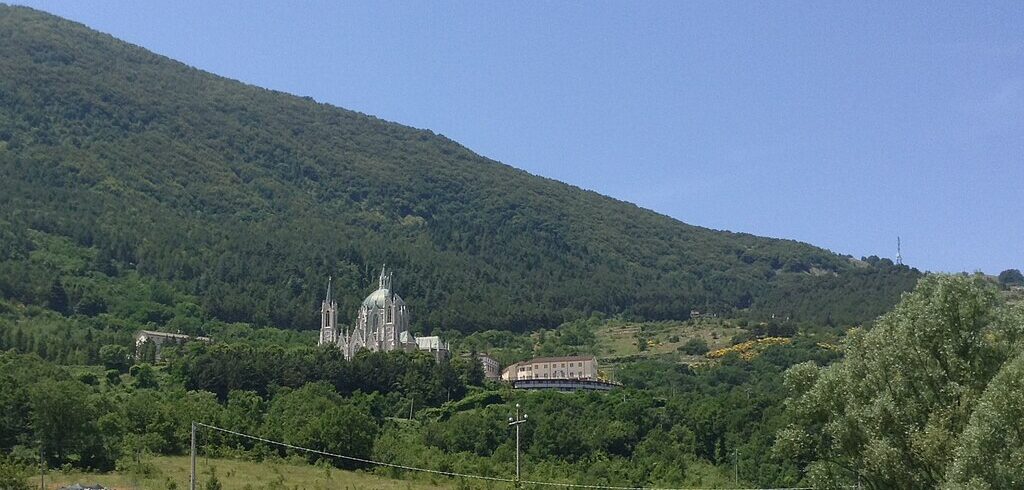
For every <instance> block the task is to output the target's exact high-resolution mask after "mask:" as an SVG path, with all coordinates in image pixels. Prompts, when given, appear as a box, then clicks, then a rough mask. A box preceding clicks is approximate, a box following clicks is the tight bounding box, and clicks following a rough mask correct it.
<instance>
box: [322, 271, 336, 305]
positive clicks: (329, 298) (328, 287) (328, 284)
mask: <svg viewBox="0 0 1024 490" xmlns="http://www.w3.org/2000/svg"><path fill="white" fill-rule="evenodd" d="M332 279H334V278H333V277H332V276H327V297H326V298H324V302H326V303H328V304H330V303H331V280H332Z"/></svg>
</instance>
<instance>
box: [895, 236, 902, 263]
mask: <svg viewBox="0 0 1024 490" xmlns="http://www.w3.org/2000/svg"><path fill="white" fill-rule="evenodd" d="M902 248H903V246H902V243H900V237H899V235H896V265H903V250H902Z"/></svg>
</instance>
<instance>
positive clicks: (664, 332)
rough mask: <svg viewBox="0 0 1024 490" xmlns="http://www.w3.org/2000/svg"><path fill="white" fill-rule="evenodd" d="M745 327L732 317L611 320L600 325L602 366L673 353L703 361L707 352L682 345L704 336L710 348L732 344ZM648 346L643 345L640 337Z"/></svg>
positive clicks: (678, 358) (685, 359) (679, 357)
mask: <svg viewBox="0 0 1024 490" xmlns="http://www.w3.org/2000/svg"><path fill="white" fill-rule="evenodd" d="M740 331H741V329H740V328H739V327H736V326H734V325H732V324H731V323H730V322H729V321H728V320H719V319H715V318H712V319H700V320H690V321H686V322H648V323H627V322H608V323H605V324H604V325H601V326H600V327H598V328H597V330H596V331H595V332H594V334H595V335H596V336H597V351H598V358H599V360H600V361H601V364H602V366H609V365H612V366H613V365H615V364H618V363H620V362H624V361H629V360H631V359H637V358H645V357H669V358H671V359H673V360H676V361H679V362H685V363H699V362H704V361H706V360H707V359H706V358H705V357H704V356H699V355H698V356H691V355H687V354H684V353H682V352H680V351H679V347H681V346H682V345H683V344H685V343H686V341H687V340H689V339H692V338H701V339H704V341H705V342H707V344H708V348H709V349H710V350H715V349H720V348H723V347H728V346H729V340H730V339H731V338H732V336H733V335H736V334H737V333H739V332H740ZM641 339H643V340H644V341H645V342H646V349H644V350H641V349H640V347H639V342H640V340H641Z"/></svg>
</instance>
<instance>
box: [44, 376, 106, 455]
mask: <svg viewBox="0 0 1024 490" xmlns="http://www.w3.org/2000/svg"><path fill="white" fill-rule="evenodd" d="M29 396H30V404H31V410H32V419H31V424H32V430H33V433H34V436H35V437H36V438H37V439H39V440H41V441H42V444H43V452H44V454H45V455H46V458H47V460H48V462H49V463H50V465H51V466H60V465H62V464H64V463H67V462H69V461H72V460H73V459H74V458H72V456H74V457H75V458H81V459H85V458H87V457H89V456H90V455H89V454H87V453H86V451H87V450H88V449H89V448H91V447H92V446H93V442H94V441H93V440H92V438H94V437H96V436H97V435H98V434H97V432H96V430H95V426H94V425H93V421H94V420H95V419H96V412H95V410H94V405H93V399H92V395H91V393H90V390H89V389H88V387H87V386H86V385H84V384H82V383H80V382H78V381H70V380H69V381H52V380H43V381H40V382H38V383H36V384H35V385H33V386H32V387H31V388H30V391H29Z"/></svg>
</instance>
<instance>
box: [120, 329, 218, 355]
mask: <svg viewBox="0 0 1024 490" xmlns="http://www.w3.org/2000/svg"><path fill="white" fill-rule="evenodd" d="M185 342H213V339H211V338H209V337H193V336H191V335H184V334H180V333H168V332H156V331H153V330H139V332H138V333H136V334H135V356H136V357H139V358H141V357H142V356H143V354H144V350H145V349H146V346H147V345H153V346H154V348H155V350H156V356H155V357H156V360H158V361H159V360H160V353H161V351H163V349H164V346H165V345H167V344H171V345H182V344H184V343H185Z"/></svg>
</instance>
